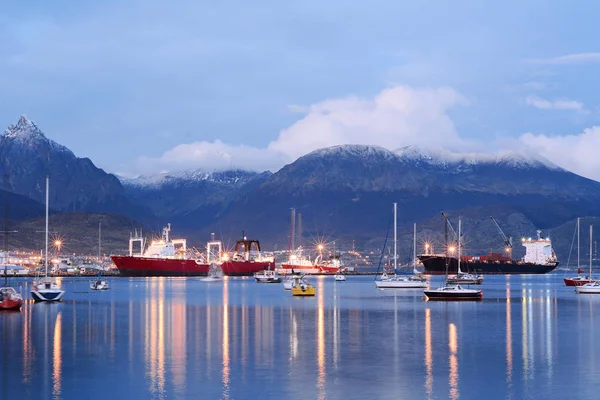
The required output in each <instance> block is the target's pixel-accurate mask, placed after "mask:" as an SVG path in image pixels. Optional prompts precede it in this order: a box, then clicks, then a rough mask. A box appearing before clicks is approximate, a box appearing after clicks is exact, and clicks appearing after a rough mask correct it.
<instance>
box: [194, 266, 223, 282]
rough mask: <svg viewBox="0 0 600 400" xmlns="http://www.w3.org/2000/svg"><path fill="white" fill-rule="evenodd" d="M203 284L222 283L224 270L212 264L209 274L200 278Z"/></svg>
mask: <svg viewBox="0 0 600 400" xmlns="http://www.w3.org/2000/svg"><path fill="white" fill-rule="evenodd" d="M200 280H201V281H202V282H220V281H222V280H223V270H222V269H221V268H220V267H219V265H218V264H217V263H212V264H210V268H209V270H208V274H207V275H206V276H205V277H203V278H200Z"/></svg>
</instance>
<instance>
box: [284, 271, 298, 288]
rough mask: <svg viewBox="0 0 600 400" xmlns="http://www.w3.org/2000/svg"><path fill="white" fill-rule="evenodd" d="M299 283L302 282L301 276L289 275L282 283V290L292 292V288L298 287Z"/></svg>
mask: <svg viewBox="0 0 600 400" xmlns="http://www.w3.org/2000/svg"><path fill="white" fill-rule="evenodd" d="M300 282H302V276H301V275H296V274H294V275H289V276H288V277H287V278H286V279H285V280H284V281H283V288H284V289H285V290H292V288H293V287H294V286H296V285H299V284H300Z"/></svg>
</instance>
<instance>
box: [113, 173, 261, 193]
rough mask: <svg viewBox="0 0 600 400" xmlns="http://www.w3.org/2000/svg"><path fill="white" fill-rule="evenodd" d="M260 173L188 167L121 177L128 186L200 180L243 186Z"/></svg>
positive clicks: (159, 184) (176, 183)
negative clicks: (146, 174) (174, 170)
mask: <svg viewBox="0 0 600 400" xmlns="http://www.w3.org/2000/svg"><path fill="white" fill-rule="evenodd" d="M258 175H260V173H259V172H253V171H246V170H241V169H233V170H226V171H205V170H202V169H188V170H183V171H177V172H163V173H160V174H156V175H151V176H144V175H142V176H138V177H137V178H125V177H119V179H120V180H121V183H122V184H123V185H124V186H128V187H137V188H140V187H143V188H148V189H150V188H160V187H163V186H172V185H193V184H194V183H199V182H214V183H223V184H227V185H232V186H242V185H245V184H246V183H248V182H250V181H251V180H252V179H254V178H255V177H257V176H258Z"/></svg>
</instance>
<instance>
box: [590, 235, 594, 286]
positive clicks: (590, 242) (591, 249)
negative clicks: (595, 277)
mask: <svg viewBox="0 0 600 400" xmlns="http://www.w3.org/2000/svg"><path fill="white" fill-rule="evenodd" d="M592 228H593V225H590V280H591V279H592Z"/></svg>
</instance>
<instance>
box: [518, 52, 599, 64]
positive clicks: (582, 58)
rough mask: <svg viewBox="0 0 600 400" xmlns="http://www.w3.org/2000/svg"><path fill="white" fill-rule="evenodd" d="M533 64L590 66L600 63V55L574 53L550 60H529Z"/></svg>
mask: <svg viewBox="0 0 600 400" xmlns="http://www.w3.org/2000/svg"><path fill="white" fill-rule="evenodd" d="M529 62H532V63H535V64H591V63H600V53H576V54H567V55H564V56H559V57H552V58H539V59H533V60H529Z"/></svg>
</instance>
